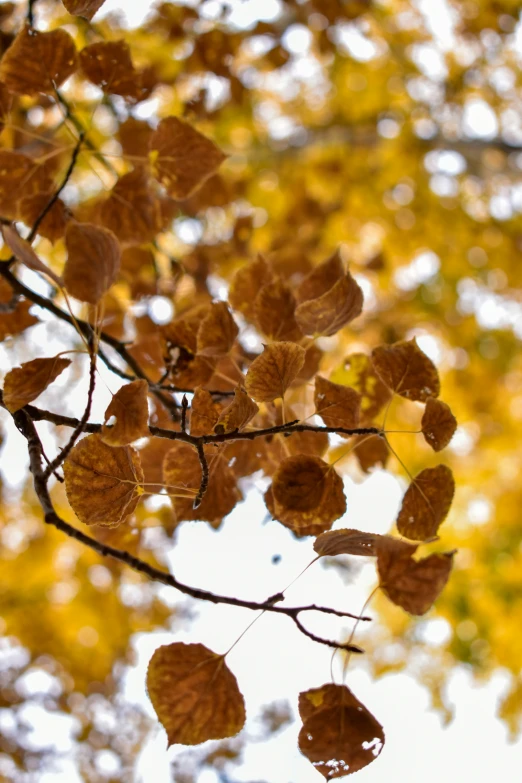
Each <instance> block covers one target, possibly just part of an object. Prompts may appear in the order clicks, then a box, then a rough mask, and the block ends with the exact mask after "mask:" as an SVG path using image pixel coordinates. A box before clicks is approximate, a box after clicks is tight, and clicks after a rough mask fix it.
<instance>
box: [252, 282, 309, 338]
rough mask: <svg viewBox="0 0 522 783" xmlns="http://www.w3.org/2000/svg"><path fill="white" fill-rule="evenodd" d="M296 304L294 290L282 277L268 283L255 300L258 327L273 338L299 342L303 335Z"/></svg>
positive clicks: (254, 312) (254, 310) (255, 318)
mask: <svg viewBox="0 0 522 783" xmlns="http://www.w3.org/2000/svg"><path fill="white" fill-rule="evenodd" d="M295 306H296V302H295V298H294V295H293V293H292V291H291V290H290V288H289V287H288V286H287V285H285V283H283V281H282V280H281V279H280V278H276V279H275V280H272V281H271V282H269V283H267V284H266V285H264V286H263V287H262V288H261V290H260V291H259V292H258V294H257V296H256V298H255V300H254V309H253V314H254V320H255V322H256V325H257V327H258V329H259V330H260V331H261V332H262V333H263V334H265V335H266V336H267V337H269V338H270V339H271V340H283V341H286V340H288V341H290V342H292V341H294V342H298V341H299V340H300V339H301V338H302V336H303V335H302V332H301V330H300V329H299V327H298V326H297V323H296V320H295V315H294V313H295ZM250 307H252V302H251V303H250Z"/></svg>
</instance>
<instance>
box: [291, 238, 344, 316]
mask: <svg viewBox="0 0 522 783" xmlns="http://www.w3.org/2000/svg"><path fill="white" fill-rule="evenodd" d="M343 276H344V264H343V262H342V259H341V256H340V255H339V251H338V250H336V251H335V253H334V254H333V255H332V256H330V258H328V259H327V260H326V261H323V263H322V264H319V266H316V267H315V268H314V269H312V271H311V272H310V273H309V274H308V275H307V276H306V277H305V279H304V280H303V282H302V283H301V284H300V285H299V287H298V288H297V291H296V293H295V296H296V299H297V301H298V303H299V304H302V303H303V302H308V301H309V300H310V299H319V297H320V296H322V295H323V294H326V292H327V291H329V290H330V289H331V288H333V287H334V285H335V284H336V283H337V282H338V281H339V280H340V279H341V278H342V277H343Z"/></svg>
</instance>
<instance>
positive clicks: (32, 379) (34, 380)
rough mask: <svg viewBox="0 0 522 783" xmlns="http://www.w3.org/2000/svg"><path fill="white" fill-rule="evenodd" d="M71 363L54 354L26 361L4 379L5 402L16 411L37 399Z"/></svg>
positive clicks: (6, 405) (11, 409) (9, 408)
mask: <svg viewBox="0 0 522 783" xmlns="http://www.w3.org/2000/svg"><path fill="white" fill-rule="evenodd" d="M70 363H71V360H70V359H62V358H61V357H60V356H54V357H52V358H48V359H33V360H32V361H30V362H24V364H22V366H21V367H15V368H14V369H13V370H11V371H10V372H8V373H7V375H6V376H5V380H4V404H5V407H6V408H7V410H8V411H10V412H11V413H14V412H15V411H18V410H20V408H23V407H24V405H27V403H29V402H32V401H33V400H35V399H36V398H37V397H38V396H39V395H40V394H41V393H42V392H43V391H44V390H45V389H47V387H48V386H49V385H50V384H51V383H52V382H53V381H54V380H56V378H57V377H58V376H59V375H60V373H61V372H63V370H65V368H66V367H68V366H69V365H70Z"/></svg>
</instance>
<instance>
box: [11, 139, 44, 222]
mask: <svg viewBox="0 0 522 783" xmlns="http://www.w3.org/2000/svg"><path fill="white" fill-rule="evenodd" d="M52 189H53V182H52V180H51V178H50V177H49V174H48V173H47V171H46V170H45V167H44V166H43V165H42V163H40V162H38V161H36V160H33V159H32V158H29V157H28V156H27V155H22V154H21V153H20V152H12V151H10V150H0V210H1V213H2V216H3V217H4V218H6V219H10V220H18V219H19V217H20V215H19V210H18V204H19V202H20V200H21V199H23V198H28V197H29V196H39V195H41V194H42V193H49V192H50V191H52Z"/></svg>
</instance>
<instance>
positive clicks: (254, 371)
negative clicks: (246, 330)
mask: <svg viewBox="0 0 522 783" xmlns="http://www.w3.org/2000/svg"><path fill="white" fill-rule="evenodd" d="M304 357H305V351H304V348H301V346H300V345H296V344H295V343H288V342H281V343H272V345H265V347H264V351H263V353H262V354H261V355H260V356H258V357H257V358H256V359H254V361H253V362H252V364H251V365H250V367H249V369H248V372H247V375H246V379H245V387H246V390H247V392H248V394H249V395H250V397H252V398H253V399H254V400H256V401H257V402H272V400H275V399H277V398H278V397H283V396H284V393H285V391H286V390H287V389H288V387H289V386H290V384H291V383H292V381H293V380H294V378H295V377H296V375H297V374H298V373H299V370H300V369H301V368H302V366H303V364H304Z"/></svg>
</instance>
